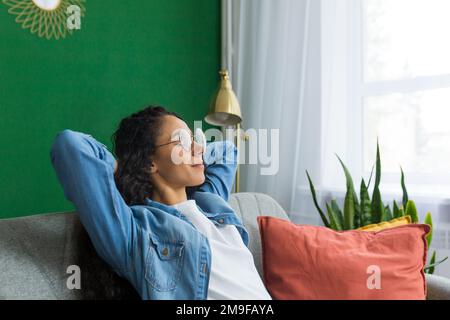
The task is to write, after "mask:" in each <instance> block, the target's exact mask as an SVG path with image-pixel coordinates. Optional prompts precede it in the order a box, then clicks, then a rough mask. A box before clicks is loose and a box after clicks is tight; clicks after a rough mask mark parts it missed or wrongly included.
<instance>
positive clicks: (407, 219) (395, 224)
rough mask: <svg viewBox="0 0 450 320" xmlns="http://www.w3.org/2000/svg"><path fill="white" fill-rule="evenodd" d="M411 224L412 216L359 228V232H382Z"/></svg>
mask: <svg viewBox="0 0 450 320" xmlns="http://www.w3.org/2000/svg"><path fill="white" fill-rule="evenodd" d="M410 223H411V216H403V217H400V218H396V219H393V220H391V221H384V222H380V223H377V224H369V225H367V226H364V227H361V228H358V229H357V230H362V231H381V230H384V229H389V228H394V227H398V226H403V225H405V224H410Z"/></svg>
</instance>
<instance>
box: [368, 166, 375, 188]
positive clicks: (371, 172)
mask: <svg viewBox="0 0 450 320" xmlns="http://www.w3.org/2000/svg"><path fill="white" fill-rule="evenodd" d="M374 168H375V165H373V166H372V170H371V171H370V177H369V183H367V189H369V187H370V182H371V181H372V176H373V169H374Z"/></svg>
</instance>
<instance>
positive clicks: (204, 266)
mask: <svg viewBox="0 0 450 320" xmlns="http://www.w3.org/2000/svg"><path fill="white" fill-rule="evenodd" d="M203 272H204V273H206V263H205V264H204V265H203Z"/></svg>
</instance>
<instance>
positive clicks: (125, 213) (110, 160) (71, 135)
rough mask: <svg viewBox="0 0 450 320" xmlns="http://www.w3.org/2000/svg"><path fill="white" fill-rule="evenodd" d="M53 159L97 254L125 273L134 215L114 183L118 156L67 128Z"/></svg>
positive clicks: (52, 149) (60, 179) (58, 143)
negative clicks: (116, 157)
mask: <svg viewBox="0 0 450 320" xmlns="http://www.w3.org/2000/svg"><path fill="white" fill-rule="evenodd" d="M50 158H51V162H52V165H53V167H54V169H55V172H56V175H57V177H58V180H59V182H60V183H61V185H62V188H63V190H64V195H65V196H66V198H67V199H68V200H70V201H71V202H72V203H73V204H74V205H75V208H76V211H77V213H78V214H79V217H80V220H81V222H82V224H83V226H84V228H85V229H86V231H87V233H88V234H89V237H90V238H91V240H92V243H93V245H94V247H95V249H96V251H97V253H98V254H99V255H100V256H101V257H102V258H103V260H105V261H106V262H107V263H108V264H109V265H110V266H111V267H112V268H113V269H114V270H115V271H116V272H117V273H119V274H120V275H122V276H124V273H126V272H127V270H128V261H129V259H128V257H129V254H130V252H129V251H130V243H131V241H132V239H131V235H132V231H131V230H132V227H133V218H132V212H131V208H130V207H128V206H127V205H126V203H125V201H124V200H123V198H122V196H121V195H120V193H119V191H118V190H117V188H116V185H115V182H114V166H115V159H114V156H113V155H112V154H111V153H110V152H109V151H108V150H107V149H106V146H105V145H103V144H101V143H99V142H98V141H97V140H95V139H94V138H93V137H92V136H90V135H87V134H84V133H81V132H76V131H72V130H63V131H61V132H60V133H58V135H57V136H56V138H55V140H54V143H53V146H52V148H51V151H50Z"/></svg>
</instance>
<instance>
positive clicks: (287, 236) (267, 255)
mask: <svg viewBox="0 0 450 320" xmlns="http://www.w3.org/2000/svg"><path fill="white" fill-rule="evenodd" d="M258 224H259V228H260V232H261V238H262V248H263V269H264V282H265V285H266V287H267V289H268V291H269V293H270V294H271V296H272V297H273V298H274V299H358V300H359V299H414V300H416V299H418V300H423V299H425V297H426V283H425V274H424V272H423V268H424V265H425V262H426V253H427V244H426V239H425V237H426V235H427V233H428V232H429V231H430V227H429V226H428V225H424V224H409V225H404V226H400V227H395V228H391V229H385V230H382V231H378V232H372V231H359V230H351V231H340V232H337V231H334V230H331V229H329V228H325V227H316V226H306V225H296V224H294V223H292V222H288V221H286V220H283V219H279V218H274V217H258Z"/></svg>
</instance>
